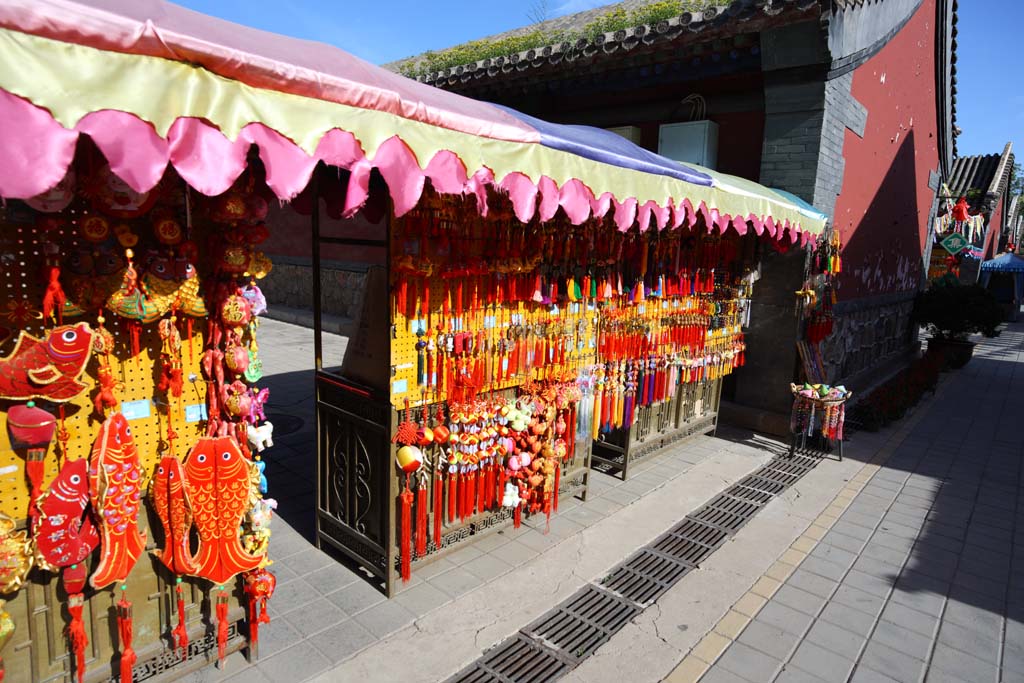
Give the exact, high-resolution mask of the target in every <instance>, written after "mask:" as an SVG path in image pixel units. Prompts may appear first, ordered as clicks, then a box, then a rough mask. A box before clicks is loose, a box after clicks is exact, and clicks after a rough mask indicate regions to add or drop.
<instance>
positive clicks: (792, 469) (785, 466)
mask: <svg viewBox="0 0 1024 683" xmlns="http://www.w3.org/2000/svg"><path fill="white" fill-rule="evenodd" d="M811 467H812V466H811V465H805V464H803V463H802V462H797V461H796V460H795V459H794V460H788V459H787V460H772V461H771V462H770V463H768V464H767V465H765V469H766V470H769V471H772V472H783V473H785V474H792V475H793V476H795V477H802V476H803V475H805V474H807V472H808V471H809V470H810V469H811Z"/></svg>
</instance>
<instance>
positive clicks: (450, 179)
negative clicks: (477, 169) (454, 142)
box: [424, 149, 469, 194]
mask: <svg viewBox="0 0 1024 683" xmlns="http://www.w3.org/2000/svg"><path fill="white" fill-rule="evenodd" d="M424 173H425V174H426V176H427V177H428V178H430V184H431V185H433V186H434V189H435V190H437V191H438V192H440V193H441V194H461V193H462V191H463V189H464V188H465V187H466V182H467V181H468V180H469V176H468V175H467V174H466V165H465V164H464V163H462V159H460V158H459V156H458V155H457V154H455V152H449V151H448V150H446V149H443V150H441V151H440V152H438V153H437V154H435V155H434V158H433V159H431V160H430V163H429V164H427V168H426V171H424Z"/></svg>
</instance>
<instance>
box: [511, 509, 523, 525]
mask: <svg viewBox="0 0 1024 683" xmlns="http://www.w3.org/2000/svg"><path fill="white" fill-rule="evenodd" d="M522 523H523V506H522V504H519V505H516V507H515V509H513V510H512V526H513V527H515V528H516V529H518V528H519V525H520V524H522Z"/></svg>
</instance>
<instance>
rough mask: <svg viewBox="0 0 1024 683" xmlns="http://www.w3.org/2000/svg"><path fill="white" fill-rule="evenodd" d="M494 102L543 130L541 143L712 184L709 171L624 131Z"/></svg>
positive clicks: (701, 183)
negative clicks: (619, 132) (573, 122)
mask: <svg viewBox="0 0 1024 683" xmlns="http://www.w3.org/2000/svg"><path fill="white" fill-rule="evenodd" d="M494 106H495V107H498V108H499V109H501V110H503V111H505V112H507V113H509V114H511V115H512V116H514V117H516V118H517V119H519V120H520V121H522V122H523V123H526V124H527V125H529V126H532V127H533V128H534V129H536V130H537V132H538V133H540V144H542V145H544V146H545V147H550V148H552V149H557V150H560V151H562V152H570V153H572V154H576V155H578V156H581V157H583V158H585V159H590V160H591V161H599V162H601V163H604V164H610V165H612V166H618V167H619V168H628V169H631V170H634V171H642V172H644V173H653V174H655V175H663V176H668V177H670V178H675V179H676V180H682V181H684V182H687V183H693V184H694V185H703V186H704V187H711V186H712V185H713V183H712V180H711V176H709V175H707V174H706V173H701V172H700V171H697V170H695V169H692V168H690V167H688V166H684V165H683V164H681V163H679V162H678V161H675V160H673V159H669V158H667V157H663V156H661V155H660V154H655V153H654V152H651V151H649V150H646V149H643V148H642V147H638V146H636V145H634V144H633V143H632V142H630V141H629V140H627V139H626V138H624V137H622V136H621V135H616V134H615V133H612V132H609V131H607V130H602V129H600V128H592V127H590V126H570V125H565V124H559V123H548V122H547V121H543V120H541V119H538V118H534V117H533V116H529V115H527V114H523V113H521V112H518V111H516V110H515V109H509V108H508V107H503V106H501V105H498V104H496V105H494Z"/></svg>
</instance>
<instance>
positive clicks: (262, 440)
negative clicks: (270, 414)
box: [246, 422, 274, 453]
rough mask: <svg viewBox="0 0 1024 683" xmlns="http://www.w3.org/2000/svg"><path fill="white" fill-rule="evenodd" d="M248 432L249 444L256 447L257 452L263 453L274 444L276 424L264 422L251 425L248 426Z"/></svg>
mask: <svg viewBox="0 0 1024 683" xmlns="http://www.w3.org/2000/svg"><path fill="white" fill-rule="evenodd" d="M246 434H247V435H248V437H249V445H251V446H252V447H253V448H255V449H256V452H257V453H262V452H263V451H264V450H266V449H267V448H270V447H272V446H273V445H274V425H273V424H271V423H270V422H264V423H263V424H261V425H260V426H259V427H253V426H252V425H249V426H248V427H246Z"/></svg>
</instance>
